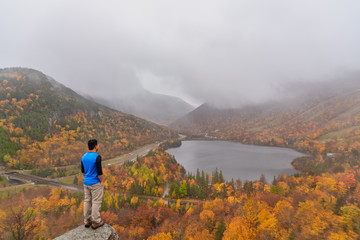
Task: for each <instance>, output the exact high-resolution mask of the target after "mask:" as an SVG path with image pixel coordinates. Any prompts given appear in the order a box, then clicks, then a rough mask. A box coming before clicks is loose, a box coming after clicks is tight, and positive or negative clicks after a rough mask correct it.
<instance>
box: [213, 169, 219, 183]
mask: <svg viewBox="0 0 360 240" xmlns="http://www.w3.org/2000/svg"><path fill="white" fill-rule="evenodd" d="M213 176H214V177H213V180H212V182H213V183H218V181H219V172H218V168H216V169H215V172H214V173H213Z"/></svg>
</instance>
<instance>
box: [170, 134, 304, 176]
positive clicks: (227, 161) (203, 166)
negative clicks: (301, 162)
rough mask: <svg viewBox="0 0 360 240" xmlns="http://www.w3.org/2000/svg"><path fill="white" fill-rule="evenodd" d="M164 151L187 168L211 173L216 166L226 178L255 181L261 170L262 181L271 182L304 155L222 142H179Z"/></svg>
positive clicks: (271, 148)
mask: <svg viewBox="0 0 360 240" xmlns="http://www.w3.org/2000/svg"><path fill="white" fill-rule="evenodd" d="M167 152H168V153H170V154H172V155H174V156H175V158H176V161H177V162H178V163H179V164H181V165H182V166H183V167H184V168H185V169H186V170H187V171H189V172H192V173H196V169H197V168H199V169H200V171H201V170H204V171H205V172H209V173H212V172H213V171H214V170H215V168H216V167H217V168H218V169H219V170H220V169H221V170H222V172H223V176H224V178H225V179H226V180H231V178H234V180H236V179H237V178H239V179H240V180H242V181H244V180H250V181H253V180H258V179H259V178H260V175H261V174H262V173H264V175H265V177H266V180H267V181H268V182H272V180H273V178H274V176H277V175H279V174H281V173H286V174H288V175H291V174H294V173H296V172H297V171H296V170H295V169H294V168H293V167H292V165H291V162H292V161H293V160H294V159H295V158H297V157H301V156H304V154H302V153H299V152H296V151H294V150H292V149H287V148H277V147H262V146H254V145H244V144H241V143H234V142H226V141H183V142H182V145H181V147H179V148H171V149H169V150H167Z"/></svg>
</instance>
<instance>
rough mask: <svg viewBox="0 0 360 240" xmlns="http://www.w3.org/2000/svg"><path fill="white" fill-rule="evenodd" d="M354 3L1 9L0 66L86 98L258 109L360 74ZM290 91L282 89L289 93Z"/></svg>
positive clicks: (247, 1) (60, 4)
mask: <svg viewBox="0 0 360 240" xmlns="http://www.w3.org/2000/svg"><path fill="white" fill-rule="evenodd" d="M359 10H360V2H359V1H355V0H354V1H347V0H345V1H336V0H319V1H310V0H304V1H286V0H281V1H280V0H275V1H257V0H255V1H254V0H241V1H212V0H210V1H208V0H207V1H205V0H199V1H187V0H185V1H184V0H182V1H165V0H164V1H159V0H155V1H95V0H93V1H87V0H82V1H70V0H65V1H63V0H62V1H60V0H59V1H46V0H35V1H31V2H30V1H25V0H24V1H18V0H15V1H7V2H2V3H1V4H0V30H1V32H2V37H1V39H0V51H1V53H2V57H1V59H0V66H1V67H8V66H24V67H33V68H36V69H38V70H41V71H43V72H44V73H46V74H49V75H51V76H53V77H54V78H55V79H57V80H58V81H60V82H62V83H64V84H66V85H67V86H69V87H71V88H74V89H75V90H78V91H81V92H83V93H88V94H93V95H96V96H107V97H116V96H118V95H119V94H120V95H125V94H129V93H131V92H136V91H139V90H140V89H142V88H144V87H145V88H147V89H149V90H151V91H154V92H158V93H164V94H166V93H168V94H171V95H176V96H179V97H182V98H184V99H185V100H187V101H189V102H191V103H193V104H195V105H197V104H200V103H202V102H206V101H212V102H219V103H225V104H232V105H234V104H235V105H236V104H244V103H249V102H261V101H266V100H268V99H273V98H276V97H278V96H279V93H281V92H282V91H283V89H284V88H283V86H284V85H286V83H289V82H296V81H301V82H307V81H310V82H313V81H319V80H324V79H334V78H336V77H337V76H339V75H341V74H344V73H346V72H352V71H357V70H359V68H360V66H359V63H360V47H359V44H358V43H359V42H360V31H358V29H359V27H360V26H359V25H360V15H359V14H358V13H359ZM287 90H288V89H287Z"/></svg>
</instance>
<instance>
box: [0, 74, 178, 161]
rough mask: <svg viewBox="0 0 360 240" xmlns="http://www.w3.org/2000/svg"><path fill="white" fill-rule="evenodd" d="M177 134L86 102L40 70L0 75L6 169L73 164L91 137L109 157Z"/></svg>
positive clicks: (0, 155)
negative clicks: (95, 139) (96, 140)
mask: <svg viewBox="0 0 360 240" xmlns="http://www.w3.org/2000/svg"><path fill="white" fill-rule="evenodd" d="M175 135H176V133H175V132H174V131H171V130H169V129H167V128H164V127H160V126H158V125H156V124H153V123H150V122H147V121H145V120H142V119H139V118H136V117H134V116H132V115H127V114H123V113H121V112H118V111H115V110H112V109H110V108H107V107H104V106H102V105H99V104H97V103H94V102H92V101H89V100H87V99H85V98H83V97H81V96H80V95H78V94H77V93H75V92H74V91H72V90H71V89H69V88H66V87H65V86H63V85H61V84H60V83H58V82H56V81H55V80H54V79H52V78H51V77H49V76H46V75H45V74H43V73H41V72H39V71H36V70H33V69H25V68H7V69H1V70H0V141H1V149H0V164H5V165H6V166H8V167H12V168H34V167H35V168H37V167H44V166H64V165H69V164H75V163H76V164H77V163H78V161H79V159H80V157H81V155H82V154H83V152H84V151H86V150H87V148H86V142H87V140H88V139H89V138H97V139H98V140H99V141H100V143H101V148H102V150H101V151H102V155H103V156H104V157H105V158H108V157H112V156H115V155H118V154H120V153H123V152H124V151H129V150H132V149H134V148H135V147H137V146H141V145H145V144H148V143H151V142H155V141H158V140H162V139H167V138H170V137H171V136H175Z"/></svg>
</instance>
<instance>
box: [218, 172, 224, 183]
mask: <svg viewBox="0 0 360 240" xmlns="http://www.w3.org/2000/svg"><path fill="white" fill-rule="evenodd" d="M223 182H224V177H223V174H222V170H220V173H219V183H223Z"/></svg>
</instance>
